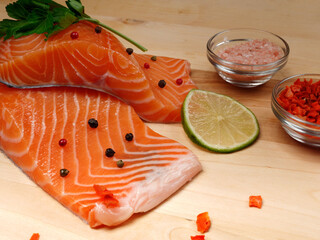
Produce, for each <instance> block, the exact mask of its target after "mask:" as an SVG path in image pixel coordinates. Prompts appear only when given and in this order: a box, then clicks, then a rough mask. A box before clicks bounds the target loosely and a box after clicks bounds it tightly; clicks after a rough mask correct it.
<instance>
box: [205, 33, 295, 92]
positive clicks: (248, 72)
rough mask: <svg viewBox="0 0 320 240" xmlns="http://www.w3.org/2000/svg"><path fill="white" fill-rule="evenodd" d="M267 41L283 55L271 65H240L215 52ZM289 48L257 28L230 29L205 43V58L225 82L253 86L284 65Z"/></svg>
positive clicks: (273, 36) (284, 43) (270, 76)
mask: <svg viewBox="0 0 320 240" xmlns="http://www.w3.org/2000/svg"><path fill="white" fill-rule="evenodd" d="M257 39H258V40H264V39H265V40H268V41H269V42H271V43H274V44H275V45H277V46H279V47H280V48H281V50H282V51H283V56H282V57H281V58H279V59H278V60H275V61H274V62H270V63H266V64H259V65H258V64H255V65H251V64H241V63H235V62H232V61H228V60H225V59H223V58H221V57H219V56H218V53H219V52H220V51H221V50H223V49H226V48H229V47H232V46H234V45H235V44H241V43H246V42H248V41H253V40H257ZM289 51H290V50H289V45H288V43H287V42H286V41H285V40H284V39H282V38H281V37H279V36H277V35H275V34H273V33H270V32H267V31H263V30H258V29H247V28H239V29H230V30H225V31H223V32H219V33H217V34H215V35H214V36H213V37H211V38H210V39H209V40H208V43H207V57H208V60H209V61H210V62H211V63H212V65H213V66H214V67H215V68H216V71H217V72H218V74H219V75H220V77H222V78H223V79H224V80H225V81H226V82H228V83H231V84H233V85H235V86H238V87H246V88H250V87H256V86H259V85H262V84H264V83H266V82H267V81H269V80H270V79H271V78H272V76H273V75H274V74H275V73H276V72H277V71H279V70H280V69H281V68H283V67H284V65H285V64H286V63H287V60H288V56H289Z"/></svg>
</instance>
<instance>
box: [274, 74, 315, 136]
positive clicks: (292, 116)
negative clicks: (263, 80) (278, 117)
mask: <svg viewBox="0 0 320 240" xmlns="http://www.w3.org/2000/svg"><path fill="white" fill-rule="evenodd" d="M305 76H310V77H312V76H317V77H319V79H320V74H317V73H304V74H297V75H293V76H290V77H287V78H285V79H283V80H281V81H279V82H278V83H277V84H276V85H275V86H274V88H273V90H272V102H273V103H274V105H275V107H276V109H277V110H279V111H280V112H281V114H282V115H284V116H285V117H288V118H290V119H293V120H294V121H296V122H298V123H299V124H303V125H306V126H309V127H311V128H313V127H316V128H319V129H318V130H317V129H314V131H320V124H317V123H312V122H308V121H305V120H303V119H301V118H299V117H297V116H295V115H293V114H291V113H289V112H288V111H287V110H285V109H284V108H283V107H282V106H281V105H280V103H279V102H278V100H277V97H278V93H280V92H279V91H278V90H279V87H280V85H281V84H282V83H285V82H287V81H288V80H291V79H294V78H301V77H305ZM319 81H320V80H319Z"/></svg>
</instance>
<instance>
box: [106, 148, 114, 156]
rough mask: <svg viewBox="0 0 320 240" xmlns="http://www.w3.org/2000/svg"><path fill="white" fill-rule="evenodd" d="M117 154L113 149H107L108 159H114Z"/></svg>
mask: <svg viewBox="0 0 320 240" xmlns="http://www.w3.org/2000/svg"><path fill="white" fill-rule="evenodd" d="M115 153H116V152H115V151H114V150H113V149H112V148H107V150H106V156H107V157H113V155H114V154H115Z"/></svg>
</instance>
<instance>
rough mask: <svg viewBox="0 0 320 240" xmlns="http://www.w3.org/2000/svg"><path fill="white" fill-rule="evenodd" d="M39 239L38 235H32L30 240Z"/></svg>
mask: <svg viewBox="0 0 320 240" xmlns="http://www.w3.org/2000/svg"><path fill="white" fill-rule="evenodd" d="M39 239H40V234H39V233H34V234H32V236H31V238H30V240H39Z"/></svg>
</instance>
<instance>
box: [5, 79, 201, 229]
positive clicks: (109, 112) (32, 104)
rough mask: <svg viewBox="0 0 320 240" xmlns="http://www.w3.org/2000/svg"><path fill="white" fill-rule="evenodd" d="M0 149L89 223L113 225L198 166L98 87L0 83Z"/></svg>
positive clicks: (149, 204)
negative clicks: (24, 86) (28, 86)
mask: <svg viewBox="0 0 320 240" xmlns="http://www.w3.org/2000/svg"><path fill="white" fill-rule="evenodd" d="M0 99H1V101H0V149H1V150H3V151H4V153H5V154H6V155H7V156H8V157H9V158H10V159H12V161H13V162H14V163H15V164H16V165H17V166H19V167H20V168H21V169H22V170H23V171H24V172H25V173H26V174H27V175H28V176H29V177H30V178H31V179H32V180H33V181H34V182H35V183H37V184H38V185H39V186H40V187H41V188H42V189H43V190H45V191H46V192H47V193H49V194H50V195H51V196H53V197H54V198H56V199H57V200H58V201H59V202H60V203H62V204H63V205H64V206H66V207H67V208H69V209H70V210H71V211H72V212H74V213H75V214H77V215H78V216H80V217H81V218H82V219H84V220H86V221H87V222H88V223H89V224H90V226H91V227H97V226H101V225H107V226H114V225H118V224H121V223H122V222H124V221H125V220H127V219H128V218H130V216H131V215H133V214H134V213H137V212H146V211H148V210H150V209H152V208H153V207H155V206H157V205H158V204H160V203H161V202H162V201H163V200H165V199H166V198H167V197H169V196H170V195H171V194H173V193H174V192H175V191H177V190H178V189H179V188H180V187H181V186H183V185H184V184H185V183H186V182H188V181H189V180H191V179H192V178H193V177H194V176H195V175H196V174H197V173H198V172H199V171H201V165H200V163H199V162H198V160H197V157H196V156H195V155H194V154H193V153H192V152H191V151H190V150H188V149H187V148H186V147H184V146H183V145H181V144H180V143H178V142H176V141H174V140H171V139H168V138H166V137H163V136H161V135H159V134H157V133H156V132H154V131H153V130H151V129H150V128H149V127H148V126H147V125H146V124H145V123H144V122H143V121H142V120H141V119H140V118H139V117H138V115H137V114H136V113H135V111H134V110H133V108H132V107H130V106H129V105H127V104H125V103H123V102H122V101H120V100H118V99H117V98H115V97H112V96H110V95H108V94H106V93H103V92H99V91H95V90H90V89H85V88H70V87H52V88H40V89H16V88H9V87H7V86H6V85H3V84H0Z"/></svg>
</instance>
